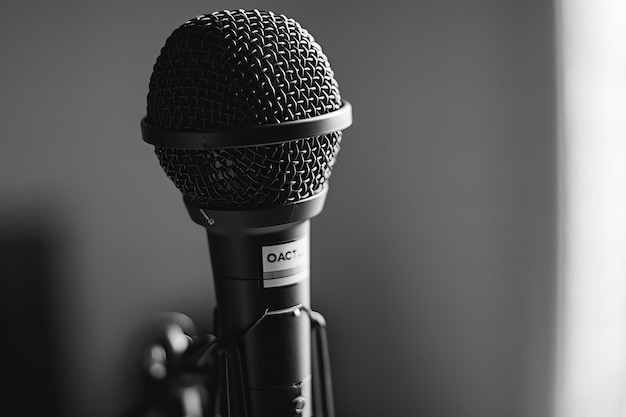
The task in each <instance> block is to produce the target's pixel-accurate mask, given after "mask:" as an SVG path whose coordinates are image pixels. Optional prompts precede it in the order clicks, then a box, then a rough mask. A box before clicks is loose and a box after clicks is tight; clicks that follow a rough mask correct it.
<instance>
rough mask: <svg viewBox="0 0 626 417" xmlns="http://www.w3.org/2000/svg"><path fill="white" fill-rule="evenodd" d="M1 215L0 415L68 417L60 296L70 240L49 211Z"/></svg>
mask: <svg viewBox="0 0 626 417" xmlns="http://www.w3.org/2000/svg"><path fill="white" fill-rule="evenodd" d="M40 207H41V206H40ZM43 211H44V212H45V211H46V210H43ZM48 214H49V211H48ZM0 219H1V221H0V329H1V332H0V369H1V372H0V415H3V416H18V415H23V416H44V415H46V416H53V417H54V416H59V417H60V416H65V415H67V413H66V410H67V408H66V404H65V402H64V395H63V394H64V392H63V386H64V381H63V374H64V369H62V367H61V366H60V364H61V363H62V361H61V360H60V357H61V356H62V352H61V351H60V350H61V349H62V346H63V341H62V340H61V339H62V336H61V333H60V332H59V330H60V326H59V324H60V318H59V316H58V313H60V312H61V309H60V306H59V299H58V297H57V295H58V287H59V282H60V280H62V279H63V278H66V277H64V275H66V271H65V270H64V266H63V264H62V262H61V261H62V259H63V257H64V254H63V251H64V249H65V243H66V240H65V238H64V236H63V234H62V233H59V227H58V225H59V223H57V222H55V220H54V219H53V218H52V219H51V218H50V217H49V216H46V218H45V220H44V218H42V217H40V216H35V215H34V212H32V213H29V211H28V210H26V211H24V210H14V209H12V210H3V213H2V216H0Z"/></svg>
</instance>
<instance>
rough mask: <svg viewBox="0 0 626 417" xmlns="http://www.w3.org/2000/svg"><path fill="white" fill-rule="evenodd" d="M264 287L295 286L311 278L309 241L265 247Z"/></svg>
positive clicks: (296, 241)
mask: <svg viewBox="0 0 626 417" xmlns="http://www.w3.org/2000/svg"><path fill="white" fill-rule="evenodd" d="M261 256H262V258H263V287H265V288H269V287H281V286H284V285H291V284H295V283H297V282H299V281H301V280H303V279H305V278H307V277H308V276H309V239H308V238H302V239H298V240H294V241H293V242H288V243H281V244H280V245H271V246H263V247H262V248H261Z"/></svg>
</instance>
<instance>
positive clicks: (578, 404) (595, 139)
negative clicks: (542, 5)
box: [555, 0, 626, 417]
mask: <svg viewBox="0 0 626 417" xmlns="http://www.w3.org/2000/svg"><path fill="white" fill-rule="evenodd" d="M557 1H558V3H557V4H558V11H559V12H558V13H559V24H558V25H557V28H558V31H559V33H558V39H559V55H560V56H559V61H560V62H559V67H560V97H559V101H560V109H559V111H560V115H561V125H560V134H561V138H560V146H561V150H560V167H561V168H560V186H561V197H560V201H561V206H560V210H561V211H560V219H561V220H560V251H561V252H560V281H559V284H560V307H559V318H558V320H559V329H560V334H559V343H558V352H557V358H558V376H557V386H556V399H555V415H556V416H557V417H589V416H601V417H625V416H626V2H625V1H624V0H594V1H588V0H557Z"/></svg>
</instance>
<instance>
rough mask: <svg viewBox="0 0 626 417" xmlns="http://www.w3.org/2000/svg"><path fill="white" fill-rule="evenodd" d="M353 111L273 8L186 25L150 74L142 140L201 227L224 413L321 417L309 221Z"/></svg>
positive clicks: (324, 379) (307, 44) (325, 378)
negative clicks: (210, 282)
mask: <svg viewBox="0 0 626 417" xmlns="http://www.w3.org/2000/svg"><path fill="white" fill-rule="evenodd" d="M351 109H352V108H351V105H350V103H348V102H347V101H344V100H342V99H341V95H340V92H339V88H338V84H337V81H336V80H335V78H334V73H333V71H332V69H331V67H330V64H329V62H328V59H327V57H326V56H325V55H324V53H323V52H322V49H321V47H320V46H319V44H318V43H317V42H315V40H314V38H313V36H311V34H310V33H309V32H308V31H307V30H306V29H304V28H302V26H301V25H300V24H299V23H298V22H296V21H295V20H293V19H291V18H288V17H286V16H284V15H279V14H274V13H272V12H266V11H259V10H251V11H244V10H234V11H220V12H215V13H212V14H206V15H200V16H198V17H196V18H194V19H191V20H189V21H187V22H186V23H184V24H183V25H182V26H180V27H179V28H178V29H176V30H175V31H174V32H173V33H172V34H171V35H170V37H169V38H168V39H167V41H166V43H165V46H164V47H163V48H162V50H161V53H160V55H159V57H158V58H157V61H156V63H155V65H154V69H153V73H152V76H151V78H150V83H149V93H148V97H147V115H146V117H145V118H144V119H143V120H142V122H141V129H142V136H143V139H144V141H146V142H148V143H150V144H152V145H154V146H155V152H156V155H157V157H158V159H159V163H160V165H161V167H162V168H163V169H164V170H165V173H166V174H167V176H168V177H169V178H170V179H171V180H172V181H173V182H174V184H175V185H176V187H177V188H178V189H179V190H180V191H181V192H182V194H183V201H184V203H185V206H186V208H187V210H188V212H189V214H190V216H191V218H192V220H193V221H194V222H196V223H198V224H200V225H202V226H203V227H205V228H206V230H207V237H208V242H209V252H210V258H211V266H212V271H213V276H214V286H215V293H216V301H217V308H216V324H215V326H216V334H217V338H218V339H217V340H218V341H219V347H220V351H221V354H220V357H221V358H222V365H223V369H222V386H223V392H222V393H221V395H220V396H219V398H220V399H221V408H222V410H221V412H222V414H223V415H227V416H231V417H239V416H248V417H255V416H260V417H266V416H270V415H271V416H274V417H280V416H293V415H301V416H311V415H312V414H313V411H314V410H313V409H314V408H318V407H319V408H324V409H325V410H327V414H329V415H330V413H331V411H330V410H332V395H331V394H332V393H331V391H330V389H329V385H330V379H329V373H328V371H329V369H328V366H327V363H326V366H325V367H324V366H323V367H322V368H323V369H320V372H317V374H316V373H315V365H312V359H313V360H314V359H316V356H318V355H322V356H323V355H325V352H317V351H316V350H315V349H312V347H311V345H312V344H315V340H314V338H312V336H311V332H312V330H315V329H316V328H318V327H319V325H320V323H323V318H322V317H321V315H319V313H316V312H313V311H312V310H311V302H310V281H309V264H310V253H309V243H310V238H309V236H310V219H311V218H312V217H314V216H315V215H317V214H319V213H320V212H321V211H322V209H323V206H324V201H325V199H326V195H327V192H328V182H329V178H330V176H331V172H332V168H333V165H334V164H335V161H336V159H337V154H338V152H339V148H340V143H341V139H342V129H345V128H347V127H348V126H350V124H351V123H352V110H351ZM321 350H325V349H321ZM312 356H313V358H312ZM313 362H315V361H313ZM312 368H313V372H312ZM312 374H313V376H312ZM316 376H317V381H316V380H315V379H316ZM320 380H321V381H320ZM326 383H327V384H328V387H327V388H326V392H325V395H323V399H322V400H320V397H319V396H318V395H315V398H314V395H313V391H316V390H319V389H321V388H320V386H322V385H323V384H326ZM313 387H315V389H314V388H313ZM324 402H325V403H326V404H323V403H324ZM315 413H316V415H321V414H323V412H322V411H321V410H319V411H318V410H315Z"/></svg>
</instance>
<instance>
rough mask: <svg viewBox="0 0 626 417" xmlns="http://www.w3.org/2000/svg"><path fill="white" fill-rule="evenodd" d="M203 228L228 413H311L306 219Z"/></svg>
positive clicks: (279, 414) (278, 414)
mask: <svg viewBox="0 0 626 417" xmlns="http://www.w3.org/2000/svg"><path fill="white" fill-rule="evenodd" d="M207 234H208V239H209V248H210V253H211V263H212V268H213V277H214V284H215V293H216V298H217V305H218V310H217V314H216V316H217V317H216V333H217V337H218V340H219V341H220V343H221V345H222V349H223V350H224V352H225V354H226V357H225V360H226V361H227V363H226V369H230V370H235V371H236V372H229V376H228V381H225V382H226V385H227V390H228V392H229V393H231V394H230V398H226V399H225V402H226V403H228V404H229V407H231V411H230V413H229V414H227V415H232V416H238V415H248V416H250V417H253V416H291V415H294V414H296V413H297V412H299V413H300V415H302V416H310V415H311V407H312V404H313V399H312V390H311V325H310V319H309V316H308V315H307V314H306V311H308V310H309V309H310V285H309V221H308V220H306V221H303V222H299V223H291V224H285V225H278V226H268V227H260V228H254V229H228V230H219V229H209V230H208V233H207ZM237 371H240V372H241V374H239V375H238V374H237ZM237 397H240V398H237ZM242 405H245V406H246V407H247V408H248V410H245V411H243V410H240V411H242V412H241V413H239V412H234V411H235V410H233V408H236V407H238V406H242Z"/></svg>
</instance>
